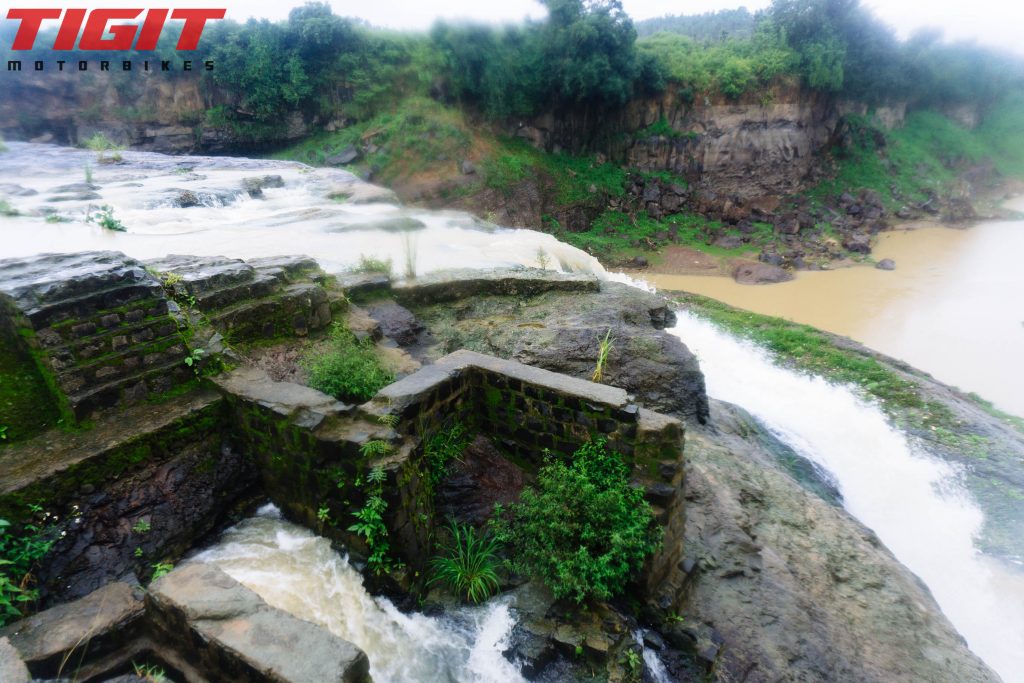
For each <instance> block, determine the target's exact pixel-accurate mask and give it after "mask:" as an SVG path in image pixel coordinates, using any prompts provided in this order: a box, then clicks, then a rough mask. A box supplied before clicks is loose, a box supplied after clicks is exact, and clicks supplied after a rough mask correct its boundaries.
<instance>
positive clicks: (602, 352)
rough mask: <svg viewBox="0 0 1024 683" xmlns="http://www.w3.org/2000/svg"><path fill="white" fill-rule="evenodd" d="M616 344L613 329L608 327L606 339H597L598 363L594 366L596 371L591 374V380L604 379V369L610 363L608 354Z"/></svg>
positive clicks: (599, 380) (600, 380)
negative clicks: (613, 340) (613, 341)
mask: <svg viewBox="0 0 1024 683" xmlns="http://www.w3.org/2000/svg"><path fill="white" fill-rule="evenodd" d="M614 346H615V345H614V344H613V343H612V330H611V328H608V331H607V332H605V335H604V339H598V340H597V364H596V365H595V366H594V373H593V374H592V375H591V376H590V381H591V382H603V381H604V369H605V367H606V366H607V365H608V354H609V353H611V351H612V347H614Z"/></svg>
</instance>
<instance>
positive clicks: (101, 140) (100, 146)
mask: <svg viewBox="0 0 1024 683" xmlns="http://www.w3.org/2000/svg"><path fill="white" fill-rule="evenodd" d="M82 146H83V147H85V148H86V149H90V150H92V151H93V152H96V161H97V162H99V163H101V164H109V163H117V162H119V161H121V149H122V148H121V146H120V145H118V144H117V143H116V142H114V141H113V140H111V139H110V138H108V137H107V136H106V135H104V134H103V133H94V134H93V136H92V137H90V138H88V139H87V140H86V141H85V142H84V143H82ZM107 152H111V156H109V157H108V156H107Z"/></svg>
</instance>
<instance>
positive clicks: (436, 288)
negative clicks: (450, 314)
mask: <svg viewBox="0 0 1024 683" xmlns="http://www.w3.org/2000/svg"><path fill="white" fill-rule="evenodd" d="M599 290H600V284H599V282H598V279H597V277H596V276H594V275H590V274H586V273H553V272H551V271H547V270H536V269H531V268H523V269H504V268H498V269H494V270H446V271H441V272H438V273H432V274H430V275H427V276H425V277H420V278H416V279H415V280H403V281H401V282H397V283H395V284H394V285H393V286H392V288H391V291H392V294H393V295H394V297H395V299H396V300H398V301H399V303H403V304H405V305H407V306H413V305H429V304H434V303H439V302H442V301H455V300H459V299H469V298H471V297H476V296H522V297H530V296H535V295H537V294H542V293H544V292H597V291H599Z"/></svg>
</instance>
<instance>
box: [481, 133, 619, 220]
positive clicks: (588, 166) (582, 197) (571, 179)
mask: <svg viewBox="0 0 1024 683" xmlns="http://www.w3.org/2000/svg"><path fill="white" fill-rule="evenodd" d="M481 170H482V172H483V175H484V182H485V183H486V185H487V186H488V187H491V188H493V189H495V190H499V191H509V190H510V189H511V188H512V187H513V186H514V185H515V184H516V183H518V182H520V181H521V180H524V179H525V178H535V177H538V176H540V177H543V178H546V179H549V180H550V182H551V183H552V184H553V186H554V190H555V201H557V202H558V203H559V204H563V205H565V204H575V203H579V202H587V201H593V200H594V199H595V198H600V197H623V196H624V195H625V193H626V189H625V185H626V175H627V174H626V170H625V169H623V168H622V167H621V166H618V165H616V164H613V163H610V162H603V163H599V162H598V161H597V159H595V158H594V157H589V156H572V155H569V154H547V153H545V152H542V151H540V150H537V149H535V148H533V147H531V146H530V145H529V144H528V143H526V142H524V141H522V140H515V139H506V140H502V141H501V143H500V145H499V146H497V147H496V149H495V153H494V154H493V155H492V156H490V157H488V158H487V159H485V160H484V161H483V163H482V164H481ZM591 190H593V191H591Z"/></svg>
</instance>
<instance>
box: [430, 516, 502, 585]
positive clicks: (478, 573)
mask: <svg viewBox="0 0 1024 683" xmlns="http://www.w3.org/2000/svg"><path fill="white" fill-rule="evenodd" d="M448 532H449V535H450V539H449V541H448V542H447V544H444V545H442V546H441V548H440V549H441V554H440V555H438V556H437V557H435V558H434V559H433V561H432V562H431V566H432V567H433V570H434V576H433V578H432V579H431V583H434V582H442V583H444V584H446V585H447V586H448V587H449V588H450V589H451V590H452V591H454V592H455V593H457V594H458V595H459V596H460V597H462V598H464V599H465V600H466V601H467V602H472V603H476V604H479V603H481V602H483V601H484V600H486V599H487V598H489V597H490V596H491V595H493V594H494V593H496V592H497V591H498V588H499V587H500V585H501V584H500V582H499V581H498V565H499V560H498V541H497V539H495V537H493V536H491V535H489V534H487V533H486V532H483V533H482V534H480V535H479V536H478V535H477V532H476V530H475V529H474V528H473V527H471V526H469V525H468V524H457V523H456V522H455V520H451V521H450V522H449V525H448Z"/></svg>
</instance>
